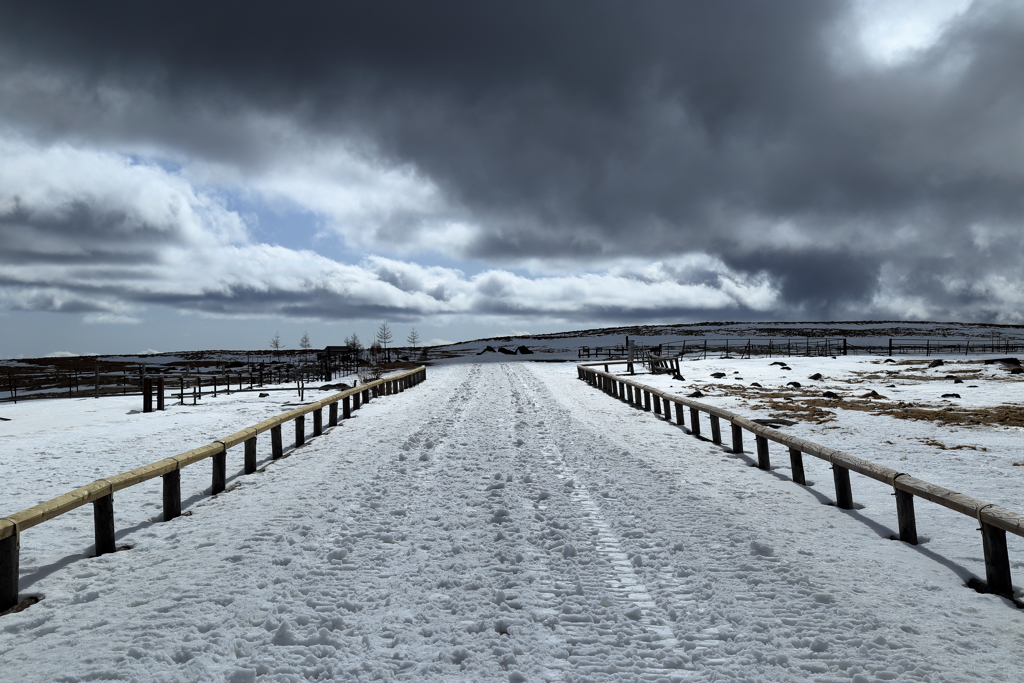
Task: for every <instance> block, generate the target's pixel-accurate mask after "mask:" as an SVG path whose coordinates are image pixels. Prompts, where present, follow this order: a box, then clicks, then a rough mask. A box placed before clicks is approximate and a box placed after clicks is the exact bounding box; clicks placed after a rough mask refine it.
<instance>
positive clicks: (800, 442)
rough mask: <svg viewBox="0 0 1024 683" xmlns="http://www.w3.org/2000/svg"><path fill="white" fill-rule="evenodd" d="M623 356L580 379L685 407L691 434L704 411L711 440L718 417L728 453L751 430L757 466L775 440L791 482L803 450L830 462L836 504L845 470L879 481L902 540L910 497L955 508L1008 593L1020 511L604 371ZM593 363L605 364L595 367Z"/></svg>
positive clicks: (642, 403) (845, 497) (587, 368)
mask: <svg viewBox="0 0 1024 683" xmlns="http://www.w3.org/2000/svg"><path fill="white" fill-rule="evenodd" d="M626 362H627V361H610V362H607V363H592V364H583V365H578V366H577V370H578V371H579V378H580V379H581V380H584V381H586V382H587V383H589V384H590V385H591V386H594V387H595V388H598V389H601V390H602V391H604V392H605V393H607V394H609V395H610V396H613V397H615V398H618V399H619V400H621V401H624V402H626V403H628V404H630V405H632V406H635V407H637V408H640V409H641V410H646V411H650V412H653V413H655V414H656V415H660V416H662V418H663V419H665V420H672V418H673V415H672V413H673V406H674V412H675V422H676V424H678V425H680V426H683V427H685V426H686V418H685V414H686V412H687V411H686V410H684V408H688V409H689V410H688V412H689V413H690V424H689V430H690V433H691V434H693V435H695V436H700V435H701V421H700V415H701V413H706V414H707V421H708V423H709V426H710V428H711V441H713V442H714V443H716V444H722V443H723V442H722V430H721V423H722V421H723V420H724V421H726V422H728V423H729V424H730V425H731V427H732V429H731V432H732V433H731V437H732V447H731V450H732V452H733V453H743V432H744V431H747V432H750V433H751V434H753V435H754V441H755V447H756V453H757V466H758V467H759V468H760V469H762V470H768V469H770V468H771V459H770V454H769V451H768V442H769V441H771V442H774V443H777V444H780V445H782V446H784V447H786V449H787V450H788V454H789V458H790V464H791V465H792V471H793V481H794V482H796V483H797V484H801V485H803V486H806V485H807V483H806V481H805V479H804V465H803V455H804V454H807V455H811V456H814V457H816V458H820V459H821V460H825V461H827V462H828V463H829V464H831V465H832V474H833V480H834V483H835V490H836V506H837V507H839V508H842V509H845V510H849V509H852V508H853V491H852V488H851V486H850V472H855V473H857V474H861V475H863V476H865V477H869V478H871V479H874V480H876V481H880V482H882V483H884V484H887V485H888V486H891V487H892V488H893V491H894V493H895V496H896V517H897V523H898V526H899V538H900V540H901V541H904V542H906V543H910V544H913V545H916V544H917V522H916V519H915V516H914V498H921V499H923V500H927V501H929V502H931V503H936V504H937V505H941V506H943V507H946V508H949V509H950V510H954V511H956V512H959V513H961V514H963V515H967V516H968V517H971V518H973V519H975V520H977V522H978V523H979V526H980V531H981V538H982V546H983V549H984V552H985V575H986V580H987V581H986V587H987V590H988V591H989V592H992V593H996V594H998V595H1002V596H1005V597H1008V598H1013V585H1012V583H1011V579H1010V560H1009V553H1008V551H1007V547H1006V532H1010V533H1012V534H1016V535H1018V536H1024V515H1022V514H1020V513H1017V512H1014V511H1013V510H1008V509H1006V508H1004V507H1000V506H998V505H993V504H992V503H986V502H984V501H982V500H978V499H977V498H972V497H971V496H968V495H965V494H963V493H958V492H956V491H952V490H950V489H947V488H944V487H942V486H937V485H935V484H932V483H929V482H927V481H924V480H923V479H918V478H916V477H912V476H911V475H909V474H908V473H906V472H900V471H898V470H894V469H892V468H890V467H885V466H883V465H878V464H876V463H873V462H870V461H868V460H863V459H861V458H858V457H856V456H853V455H850V454H849V453H844V452H843V451H839V450H836V449H834V448H828V447H827V446H822V445H820V444H816V443H814V442H813V441H808V440H806V439H801V438H799V437H795V436H791V435H789V434H785V433H783V432H780V431H778V430H776V429H772V428H771V427H768V426H766V425H762V424H759V423H757V422H754V421H753V420H749V419H747V418H745V417H743V416H742V415H737V414H736V413H733V412H731V411H728V410H725V409H723V408H717V407H715V406H712V405H708V404H706V403H701V402H699V401H695V400H693V399H691V398H684V397H682V396H676V395H674V394H670V393H668V392H667V391H663V390H661V389H656V388H654V387H651V386H647V385H645V384H641V383H640V382H637V381H634V380H631V379H627V378H625V377H622V376H620V375H615V374H613V373H610V372H609V371H608V366H609V365H621V364H625V363H626ZM593 366H604V370H597V369H595V368H594V367H593Z"/></svg>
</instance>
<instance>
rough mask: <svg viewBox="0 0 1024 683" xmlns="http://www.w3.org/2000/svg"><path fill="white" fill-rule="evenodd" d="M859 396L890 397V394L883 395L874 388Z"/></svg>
mask: <svg viewBox="0 0 1024 683" xmlns="http://www.w3.org/2000/svg"><path fill="white" fill-rule="evenodd" d="M858 398H888V396H882V395H881V394H880V393H878V392H877V391H875V390H874V389H872V390H871V391H869V392H868V393H866V394H861V395H860V396H859V397H858Z"/></svg>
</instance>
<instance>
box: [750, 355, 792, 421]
mask: <svg viewBox="0 0 1024 683" xmlns="http://www.w3.org/2000/svg"><path fill="white" fill-rule="evenodd" d="M772 365H781V366H783V367H785V366H786V364H785V363H783V362H782V361H781V360H777V361H775V362H774V363H772ZM755 422H756V420H755Z"/></svg>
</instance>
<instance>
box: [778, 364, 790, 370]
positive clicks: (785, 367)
mask: <svg viewBox="0 0 1024 683" xmlns="http://www.w3.org/2000/svg"><path fill="white" fill-rule="evenodd" d="M792 369H793V368H791V367H789V366H788V365H783V366H782V367H781V368H779V370H792Z"/></svg>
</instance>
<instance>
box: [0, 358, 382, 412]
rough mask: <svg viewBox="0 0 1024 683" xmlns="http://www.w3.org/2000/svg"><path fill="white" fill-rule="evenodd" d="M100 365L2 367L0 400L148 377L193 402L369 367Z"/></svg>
mask: <svg viewBox="0 0 1024 683" xmlns="http://www.w3.org/2000/svg"><path fill="white" fill-rule="evenodd" d="M104 365H108V366H109V365H114V364H112V363H102V364H101V363H99V362H97V363H95V365H94V367H93V369H92V370H91V371H88V372H87V371H82V370H49V371H33V370H26V369H24V368H10V367H8V368H6V369H5V370H6V372H2V371H0V372H2V374H0V391H4V390H6V393H7V396H0V403H4V402H12V403H17V402H18V401H19V400H21V401H24V400H29V399H36V398H62V397H67V398H87V397H95V398H99V397H100V396H115V395H118V396H129V395H134V394H146V393H148V392H147V384H146V382H147V381H149V382H151V384H152V385H153V386H152V389H150V390H149V391H156V390H157V387H158V386H159V385H162V386H163V387H165V388H166V390H167V391H170V392H171V395H172V397H173V398H175V399H176V402H177V403H179V404H184V403H185V402H186V401H188V400H189V398H191V399H192V403H193V404H195V403H196V401H197V400H201V399H202V398H203V391H204V389H205V390H206V393H207V394H212V395H214V396H217V395H218V393H219V392H220V391H223V392H225V393H229V394H230V393H232V392H234V391H253V390H256V389H262V388H264V385H265V384H286V383H290V382H296V383H298V384H300V385H304V384H305V383H307V382H316V381H330V380H331V378H332V376H334V375H336V374H338V373H339V372H345V373H346V374H349V375H351V374H356V373H357V372H358V371H359V370H360V369H364V370H367V371H371V370H372V368H364V367H363V366H358V365H351V364H349V365H345V366H342V364H341V363H333V364H332V365H331V366H325V365H324V364H322V363H268V364H262V363H259V364H256V363H254V364H251V365H249V366H241V367H230V366H229V367H226V368H223V369H216V370H198V371H186V372H182V371H174V370H169V369H168V368H164V367H161V366H159V365H149V364H143V363H140V364H137V365H135V366H134V367H123V366H122V367H120V368H117V369H113V370H112V369H110V368H109V367H107V368H104V367H103V366H104ZM4 380H6V382H5V381H4ZM5 385H6V386H5ZM236 387H237V388H236Z"/></svg>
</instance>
